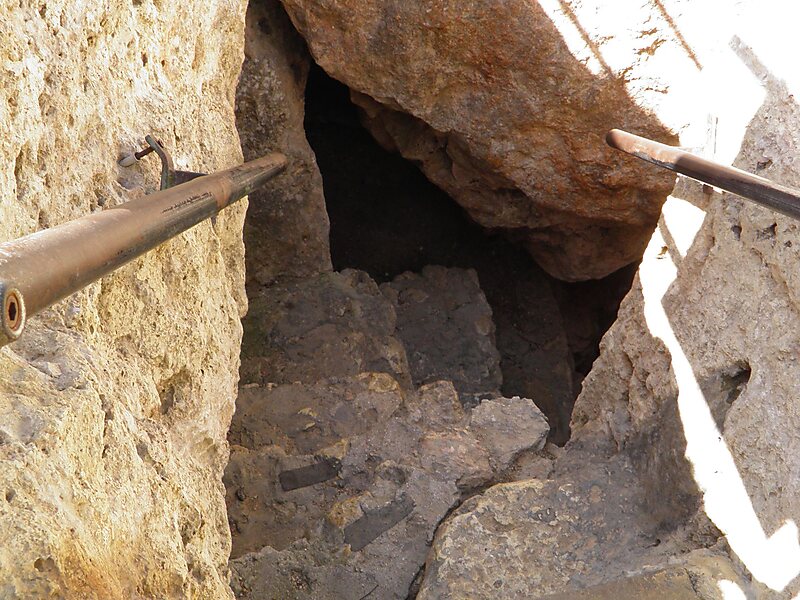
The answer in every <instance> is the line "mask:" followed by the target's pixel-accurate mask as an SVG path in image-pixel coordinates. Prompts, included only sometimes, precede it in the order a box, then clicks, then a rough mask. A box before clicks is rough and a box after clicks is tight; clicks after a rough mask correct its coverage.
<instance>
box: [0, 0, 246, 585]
mask: <svg viewBox="0 0 800 600" xmlns="http://www.w3.org/2000/svg"><path fill="white" fill-rule="evenodd" d="M244 11H245V3H244V2H238V1H234V2H227V1H225V2H222V1H216V0H212V1H211V2H195V1H189V2H181V3H177V4H170V3H162V2H155V3H154V2H150V1H148V0H144V1H138V0H137V1H135V2H126V3H115V4H108V3H104V2H99V1H95V0H89V1H88V2H84V3H82V4H81V5H80V7H77V6H76V5H75V4H74V3H71V2H64V1H55V2H46V3H41V2H29V1H27V0H22V1H21V2H15V3H14V4H13V6H11V5H8V4H5V5H3V7H2V8H0V20H2V22H3V26H2V30H3V33H2V35H0V64H2V68H0V239H3V240H8V239H13V238H15V237H18V236H21V235H24V234H28V233H31V232H33V231H36V230H38V229H42V228H47V227H51V226H55V225H58V224H59V223H63V222H65V221H67V220H69V219H73V218H76V217H79V216H82V215H85V214H88V213H90V212H92V211H98V210H103V207H105V206H113V205H117V204H120V203H123V202H124V201H126V200H127V199H129V198H132V197H137V196H141V195H142V194H144V193H146V192H152V191H154V190H156V189H157V188H158V172H159V166H158V161H157V160H156V159H155V158H154V157H149V158H147V159H144V160H143V161H142V162H141V163H139V164H138V166H135V167H132V168H122V167H119V166H118V165H117V158H118V156H119V154H120V153H121V152H126V153H127V152H131V151H133V150H139V149H140V148H141V143H142V138H143V137H144V136H145V134H147V133H153V134H154V135H155V136H156V137H157V138H160V139H161V140H162V141H163V142H164V144H165V145H166V146H167V147H169V149H170V150H171V151H172V154H173V157H174V159H175V162H176V165H177V166H178V167H179V168H184V169H186V168H189V169H192V170H198V171H214V170H218V169H221V168H227V167H231V166H234V165H236V164H238V163H240V162H241V160H242V155H241V150H240V147H239V142H238V137H237V133H236V129H235V123H234V110H233V99H234V86H235V84H236V78H237V76H238V73H239V67H240V65H241V61H242V45H243V42H242V40H243V29H244ZM244 212H245V203H242V204H239V205H237V206H235V207H233V208H231V209H228V210H226V211H225V212H223V213H222V214H221V215H220V216H219V218H218V219H217V220H216V223H215V224H212V223H211V222H205V223H203V224H201V225H198V226H197V227H195V228H193V229H192V230H190V231H189V232H187V233H186V234H184V235H181V236H180V237H178V238H177V239H175V240H173V241H171V242H169V243H167V244H165V245H164V246H162V247H161V248H159V249H158V250H155V251H154V252H152V253H151V254H149V255H148V256H146V257H144V258H141V259H138V260H136V261H134V262H133V263H132V264H130V265H128V266H125V267H123V268H122V269H121V270H119V271H118V272H117V273H115V274H114V275H112V276H109V277H107V278H105V279H103V280H102V281H101V282H100V283H97V284H94V285H91V286H90V287H88V288H87V289H86V290H84V291H82V292H80V293H78V294H76V295H74V296H72V297H70V298H68V299H66V300H64V301H63V302H60V303H58V304H56V305H55V306H54V307H53V308H52V309H50V310H48V311H46V312H45V313H44V314H42V315H41V316H39V317H34V318H31V319H30V320H29V322H28V330H27V332H26V334H25V335H23V337H22V339H21V340H20V341H19V342H17V343H15V344H12V345H11V346H8V347H6V348H3V349H2V350H0V373H2V376H0V415H2V417H0V490H1V491H0V531H2V537H3V543H2V548H0V581H2V585H0V590H1V591H0V595H2V596H3V597H6V598H81V599H84V598H86V599H91V598H97V599H103V600H106V599H115V598H118V599H123V598H132V597H158V598H187V597H191V598H208V599H211V598H214V599H219V598H232V594H231V592H230V589H229V587H228V567H227V559H228V554H229V551H230V535H229V533H228V528H227V523H226V513H225V502H224V488H223V486H222V484H221V476H222V470H223V468H224V466H225V464H226V462H227V456H228V446H227V443H226V440H225V435H226V432H227V429H228V424H229V422H230V418H231V414H232V413H233V408H234V399H235V397H236V382H237V378H238V375H237V370H238V362H239V357H238V356H239V342H240V337H241V325H240V321H239V318H240V316H241V314H242V313H243V312H244V310H245V306H246V299H245V296H244V285H243V282H244V268H243V266H244V261H243V259H244V248H243V245H242V235H241V229H242V222H243V219H244Z"/></svg>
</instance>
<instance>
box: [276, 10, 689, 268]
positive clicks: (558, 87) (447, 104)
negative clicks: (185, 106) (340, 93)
mask: <svg viewBox="0 0 800 600" xmlns="http://www.w3.org/2000/svg"><path fill="white" fill-rule="evenodd" d="M283 4H284V6H285V7H286V9H287V12H288V13H289V16H290V17H291V18H292V21H293V22H294V24H295V26H296V27H297V29H298V30H299V31H300V33H301V34H302V35H303V37H304V38H305V39H306V40H307V41H308V44H309V47H310V50H311V53H312V55H313V56H314V59H315V60H316V62H318V63H319V64H320V65H321V66H322V67H323V68H324V69H325V70H326V71H327V72H328V73H329V74H331V75H332V76H333V77H334V78H336V79H338V80H340V81H342V82H344V83H345V84H347V85H348V86H349V87H350V88H351V89H352V90H353V91H354V94H353V98H354V100H355V101H356V102H357V103H358V104H359V105H361V106H362V107H363V108H364V111H365V122H366V124H367V126H368V127H369V128H370V129H371V130H372V132H373V134H374V135H375V136H376V138H377V139H378V140H379V141H381V143H383V144H384V145H385V146H387V147H390V148H394V149H396V150H398V151H399V152H401V153H402V154H403V155H404V156H405V157H407V158H408V159H410V160H412V161H414V162H416V163H417V164H419V165H420V167H421V168H422V169H423V171H424V172H425V173H426V175H427V176H428V177H429V178H430V179H431V180H432V181H433V182H435V183H436V184H437V185H439V186H440V187H441V188H443V189H444V190H445V191H447V192H448V193H449V194H450V195H451V196H452V197H453V198H455V199H456V200H457V201H458V202H459V203H460V204H461V205H462V206H464V207H465V208H466V209H467V211H468V212H469V214H470V215H471V216H472V218H473V219H475V220H476V221H477V222H479V223H480V224H482V225H483V226H485V227H490V228H503V229H507V230H509V231H513V233H514V235H515V236H517V237H519V239H521V240H522V241H524V243H525V244H526V245H527V247H528V248H529V250H530V251H531V253H532V254H533V255H534V257H535V258H536V259H537V261H538V262H539V263H540V264H541V265H542V266H543V267H544V268H545V269H546V270H547V271H548V272H550V273H551V274H553V275H556V276H557V277H560V278H562V279H567V280H578V279H586V278H597V277H602V276H604V275H607V274H609V273H611V272H612V271H614V270H616V269H618V268H620V267H622V266H624V265H626V264H628V263H630V262H633V261H634V260H636V259H637V258H638V256H640V255H641V252H642V251H643V250H644V247H645V245H646V242H647V238H648V237H649V234H650V232H651V231H652V229H653V227H654V226H655V222H656V219H657V217H658V211H659V208H660V205H661V203H662V202H663V200H664V198H665V197H666V195H667V194H668V193H669V190H670V189H671V188H672V182H673V178H672V177H671V176H669V175H666V174H664V173H661V172H658V171H654V170H652V169H649V168H646V167H643V166H640V165H637V164H635V163H632V162H629V161H627V160H626V159H625V158H624V157H622V156H620V155H617V154H615V153H614V152H613V151H612V150H610V149H609V148H607V147H606V146H605V144H604V142H603V136H604V135H605V132H606V131H607V130H608V129H610V128H611V127H621V128H628V129H631V130H634V131H636V132H638V133H642V134H644V135H647V136H648V137H653V138H657V139H659V140H661V141H674V139H675V138H674V137H672V136H671V135H670V134H669V133H668V132H667V131H666V130H665V128H664V127H663V126H661V125H660V124H659V122H658V121H657V120H656V119H655V118H654V117H653V116H652V115H650V114H649V113H647V112H646V111H644V110H642V109H640V108H639V107H637V106H636V104H634V102H633V101H632V100H631V99H630V97H629V96H628V92H627V90H626V87H625V82H624V79H623V77H621V76H617V75H613V74H610V73H604V74H602V75H594V74H592V73H591V72H590V71H589V70H588V69H587V68H586V66H584V65H583V64H581V63H579V62H578V61H577V60H576V59H575V58H574V57H573V55H572V54H571V53H570V50H569V49H568V47H567V44H566V43H565V42H564V40H563V39H562V36H561V34H560V33H559V32H558V30H557V29H556V27H555V25H554V24H553V22H552V21H551V20H550V18H549V17H548V16H547V14H546V13H545V12H544V10H543V9H542V8H541V7H540V6H539V4H538V3H536V2H525V1H523V0H514V1H510V2H502V3H499V4H498V3H497V2H490V1H488V0H472V1H469V2H463V1H460V2H457V1H455V0H449V1H446V2H436V3H432V2H405V1H403V0H390V1H381V2H378V1H375V0H344V1H338V2H332V1H329V0H283Z"/></svg>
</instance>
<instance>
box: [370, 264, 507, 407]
mask: <svg viewBox="0 0 800 600" xmlns="http://www.w3.org/2000/svg"><path fill="white" fill-rule="evenodd" d="M381 291H382V292H383V295H384V296H386V297H387V298H388V299H389V300H390V301H391V303H392V306H394V309H395V312H396V313H397V330H396V335H397V338H398V339H399V340H400V341H401V342H402V343H403V346H404V347H405V349H406V355H407V356H408V362H409V367H410V369H411V378H412V380H413V382H414V384H415V385H422V384H425V383H430V382H432V381H438V380H447V381H452V382H453V385H455V387H456V389H457V390H458V392H459V395H460V397H461V402H462V403H463V404H464V405H475V404H477V403H478V402H480V400H481V399H482V398H487V397H492V396H499V395H500V392H499V390H500V385H501V384H502V378H503V377H502V374H501V373H500V353H499V352H498V351H497V348H496V347H495V341H494V331H495V328H494V322H493V321H492V309H491V308H490V307H489V305H488V304H487V302H486V298H485V297H484V295H483V292H482V291H481V288H480V284H479V282H478V276H477V274H476V273H475V271H472V270H465V269H446V268H445V267H425V269H423V271H422V273H421V274H420V275H417V274H414V273H404V274H402V275H400V276H398V277H396V278H395V279H394V280H393V281H392V282H390V283H385V284H383V285H381Z"/></svg>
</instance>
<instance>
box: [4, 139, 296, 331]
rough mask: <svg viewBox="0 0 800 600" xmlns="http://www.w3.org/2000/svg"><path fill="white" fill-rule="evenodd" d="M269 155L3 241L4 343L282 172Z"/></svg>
mask: <svg viewBox="0 0 800 600" xmlns="http://www.w3.org/2000/svg"><path fill="white" fill-rule="evenodd" d="M285 167H286V157H285V156H283V155H282V154H270V155H268V156H264V157H262V158H259V159H257V160H254V161H251V162H248V163H245V164H243V165H240V166H238V167H234V168H232V169H228V170H226V171H220V172H218V173H214V174H212V175H206V176H204V177H199V178H197V179H194V180H192V181H190V182H188V183H184V184H181V185H177V186H175V187H172V188H169V189H166V190H162V191H159V192H156V193H154V194H150V195H149V196H144V197H141V198H137V199H136V200H131V201H130V202H126V203H125V204H120V205H118V206H114V207H112V208H109V209H106V210H103V211H101V212H97V213H93V214H90V215H86V216H84V217H80V218H78V219H75V220H73V221H69V222H67V223H64V224H63V225H59V226H57V227H53V228H52V229H46V230H44V231H39V232H37V233H33V234H31V235H27V236H25V237H22V238H20V239H17V240H13V241H9V242H5V243H2V244H0V309H1V310H2V315H0V346H4V345H5V344H8V343H9V342H13V341H14V340H16V339H18V338H19V336H20V335H21V334H22V332H23V330H24V328H25V321H26V319H27V318H28V317H30V316H32V315H35V314H36V313H38V312H40V311H42V310H43V309H45V308H47V307H48V306H50V305H51V304H53V303H55V302H57V301H59V300H61V299H62V298H66V297H67V296H69V295H70V294H73V293H75V292H77V291H78V290H80V289H81V288H83V287H85V286H87V285H89V284H90V283H92V282H94V281H97V280H98V279H100V278H101V277H103V276H104V275H107V274H109V273H111V272H112V271H114V270H115V269H118V268H119V267H121V266H122V265H124V264H126V263H127V262H129V261H131V260H133V259H134V258H137V257H139V256H141V255H142V254H144V253H145V252H147V251H148V250H152V249H153V248H155V247H156V246H158V245H160V244H161V243H163V242H165V241H167V240H169V239H170V238H173V237H175V236H176V235H178V234H180V233H182V232H184V231H186V230H187V229H189V228H190V227H193V226H194V225H197V224H198V223H200V222H202V221H204V220H206V219H208V218H209V217H212V216H214V215H216V214H217V213H218V212H219V211H221V210H222V209H223V208H225V207H226V206H229V205H230V204H233V203H234V202H236V201H237V200H239V199H241V198H243V197H244V196H246V195H248V194H249V193H250V192H252V191H253V190H255V189H257V188H258V187H260V186H261V185H263V184H264V183H266V182H267V181H268V180H269V179H271V178H272V177H274V176H275V175H277V174H278V173H280V172H281V171H283V169H284V168H285Z"/></svg>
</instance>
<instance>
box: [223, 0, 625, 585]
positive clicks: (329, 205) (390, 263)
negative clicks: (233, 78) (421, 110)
mask: <svg viewBox="0 0 800 600" xmlns="http://www.w3.org/2000/svg"><path fill="white" fill-rule="evenodd" d="M247 22H248V33H247V38H246V39H247V49H246V57H247V59H246V60H245V63H244V65H243V71H242V76H241V78H240V81H239V87H238V90H237V125H238V128H239V133H240V137H241V140H242V147H243V150H244V154H245V158H247V159H252V158H256V157H257V156H261V155H263V154H265V153H267V152H270V151H274V150H280V151H282V152H284V153H286V154H287V155H288V157H289V166H288V168H287V171H286V173H284V174H283V175H282V176H281V177H280V178H279V179H276V180H275V182H273V183H271V184H270V185H269V186H267V188H265V189H264V190H262V191H260V192H256V193H254V194H252V195H251V196H250V208H249V210H248V214H247V221H246V223H245V235H244V238H245V244H246V247H247V256H246V261H247V295H248V301H249V311H248V314H247V316H246V317H245V318H244V320H243V330H244V335H243V340H242V351H241V369H240V388H239V395H238V398H237V401H236V412H235V414H234V416H233V419H232V423H231V428H230V432H229V435H228V439H229V442H230V461H229V464H228V465H227V468H226V471H225V477H224V483H225V487H226V503H227V508H228V520H229V524H230V530H231V537H232V550H231V561H230V565H231V571H232V586H233V589H234V591H235V593H236V595H237V597H238V598H239V599H240V600H250V599H251V598H252V599H255V598H263V597H281V598H314V599H315V600H334V599H336V600H340V599H342V598H348V599H350V598H352V599H354V600H355V599H360V598H373V597H374V598H386V599H392V600H404V599H407V598H414V597H416V594H417V591H418V590H419V589H420V586H421V585H424V583H422V582H423V580H424V577H425V575H424V569H425V567H424V565H425V563H426V557H427V556H428V553H429V551H430V548H431V540H432V539H433V537H434V535H435V532H436V531H437V529H438V528H439V527H440V525H441V523H442V522H443V520H444V519H446V518H447V516H448V515H449V514H452V511H454V510H455V509H457V508H458V507H459V506H462V505H463V503H464V502H465V500H466V499H468V498H471V497H474V496H475V495H476V494H480V493H481V492H483V491H484V490H486V489H487V488H489V487H491V486H493V485H494V484H496V483H500V482H507V481H518V480H524V479H531V478H542V479H543V480H544V479H547V478H548V477H549V475H550V473H551V470H552V469H553V468H554V467H553V463H554V457H555V456H557V455H558V453H559V452H561V451H560V449H558V448H556V447H555V446H554V445H546V442H547V441H548V440H549V441H550V442H551V443H552V444H555V445H563V444H565V443H566V442H567V440H568V439H569V436H570V431H569V422H570V416H571V412H572V407H573V404H574V402H575V398H576V396H577V394H578V392H579V390H580V384H581V381H582V379H583V377H584V376H585V375H586V374H587V373H588V372H589V369H590V368H591V365H592V363H593V362H594V360H595V358H596V357H597V355H598V344H599V341H600V338H601V336H602V335H603V333H604V332H605V331H606V330H607V328H608V327H609V326H610V325H611V323H612V322H613V320H614V318H615V316H616V312H617V309H618V307H619V303H620V301H621V299H622V297H623V296H624V294H625V293H626V292H627V290H628V289H629V288H630V285H631V281H632V278H633V275H634V272H635V267H634V266H630V267H628V268H625V269H622V270H621V271H618V272H617V273H614V274H613V275H611V276H609V277H607V278H605V279H603V280H598V281H589V282H584V283H565V282H562V281H559V280H556V279H554V278H552V277H550V276H549V275H547V274H546V273H545V272H544V271H543V269H541V268H540V267H539V266H538V265H537V264H536V263H535V262H534V261H533V259H532V258H531V257H530V255H529V253H528V252H527V251H526V250H524V249H522V248H521V247H519V246H517V245H515V244H514V243H513V242H512V241H510V239H509V237H508V236H507V234H506V233H504V232H502V231H491V230H487V229H485V228H483V227H481V226H479V225H477V224H476V223H475V222H473V221H472V220H471V219H470V218H469V217H468V216H467V214H466V213H465V212H464V210H462V208H461V207H460V206H459V204H458V203H457V202H456V201H454V200H453V199H452V198H450V197H449V196H448V195H447V194H446V193H445V192H443V191H442V190H441V189H440V188H439V187H437V186H435V185H434V184H432V183H430V181H429V180H428V179H427V178H426V177H425V175H424V174H423V173H422V171H421V170H420V169H419V167H418V166H417V165H415V164H413V163H412V162H410V161H408V160H406V159H404V158H402V157H401V156H400V154H398V153H393V152H391V151H387V150H385V149H383V148H382V147H381V146H380V145H379V144H378V143H377V142H376V141H375V138H374V137H373V136H372V134H371V133H370V132H369V131H368V130H367V129H366V128H365V127H364V126H363V125H362V123H361V121H360V113H359V110H360V109H358V108H357V107H356V105H355V104H354V103H353V102H351V98H350V91H349V90H348V88H347V87H346V86H345V85H343V84H341V83H339V82H337V81H335V80H334V79H332V78H330V77H329V76H328V75H327V74H326V73H325V72H324V71H323V70H322V69H321V68H320V67H319V66H317V65H315V64H313V62H312V60H311V58H310V56H309V55H308V51H307V49H306V47H305V44H304V42H303V40H302V39H301V38H300V37H299V36H298V35H297V33H296V31H295V30H294V29H293V27H292V24H291V23H290V21H289V19H288V18H287V16H286V14H285V13H284V12H283V10H282V9H281V7H280V4H279V3H276V2H265V3H251V5H250V7H249V9H248V21H247ZM265 73H274V74H276V76H275V77H271V76H270V77H267V76H265ZM309 146H310V147H309ZM312 150H313V152H312ZM323 196H324V197H323ZM329 225H330V226H329ZM534 403H535V404H534ZM537 406H538V408H537ZM543 415H544V416H543ZM545 417H547V420H545ZM579 460H580V459H579Z"/></svg>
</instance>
